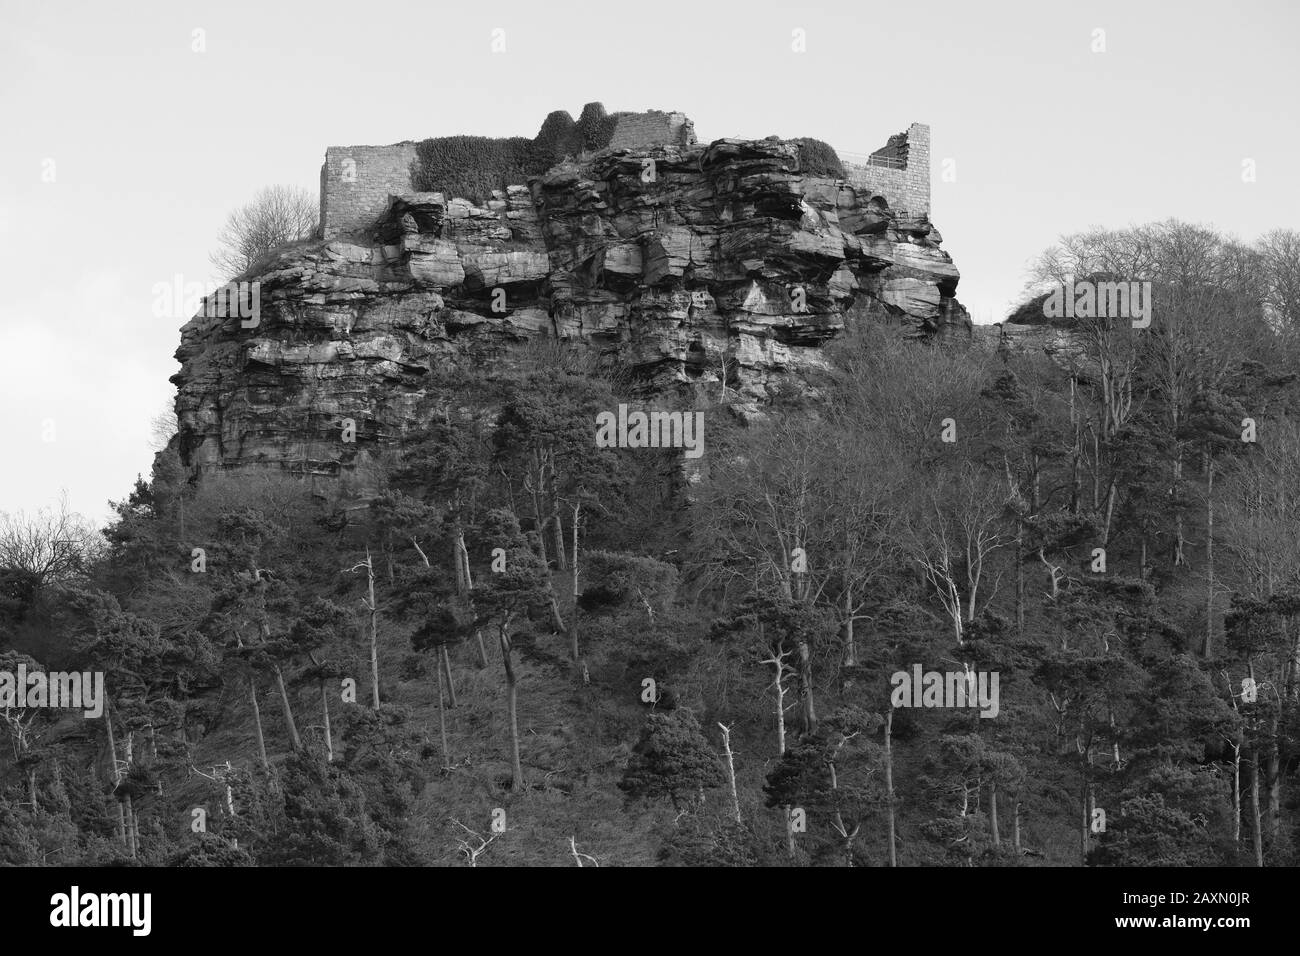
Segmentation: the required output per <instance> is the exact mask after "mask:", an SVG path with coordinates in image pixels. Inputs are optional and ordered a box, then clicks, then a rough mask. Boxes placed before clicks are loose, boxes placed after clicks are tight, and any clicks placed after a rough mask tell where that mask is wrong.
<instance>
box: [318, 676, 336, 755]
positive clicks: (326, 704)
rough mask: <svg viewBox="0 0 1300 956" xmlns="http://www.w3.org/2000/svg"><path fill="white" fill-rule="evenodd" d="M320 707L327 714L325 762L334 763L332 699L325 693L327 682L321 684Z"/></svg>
mask: <svg viewBox="0 0 1300 956" xmlns="http://www.w3.org/2000/svg"><path fill="white" fill-rule="evenodd" d="M320 706H321V711H322V712H323V713H324V714H325V762H326V763H333V762H334V736H333V734H332V733H331V732H330V699H329V694H327V693H326V692H325V682H324V681H321V682H320Z"/></svg>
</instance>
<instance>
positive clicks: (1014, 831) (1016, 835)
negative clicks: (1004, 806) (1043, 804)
mask: <svg viewBox="0 0 1300 956" xmlns="http://www.w3.org/2000/svg"><path fill="white" fill-rule="evenodd" d="M1013 814H1014V815H1013V816H1012V818H1011V845H1012V846H1014V847H1015V848H1016V856H1019V855H1020V792H1019V791H1016V801H1015V808H1014V810H1013Z"/></svg>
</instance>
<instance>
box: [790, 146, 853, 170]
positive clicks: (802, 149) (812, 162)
mask: <svg viewBox="0 0 1300 956" xmlns="http://www.w3.org/2000/svg"><path fill="white" fill-rule="evenodd" d="M793 142H794V143H795V144H796V145H797V146H798V147H799V171H800V172H802V173H803V174H804V175H805V176H830V177H831V178H833V179H843V178H844V164H843V163H841V162H840V157H839V154H838V153H836V152H835V147H834V146H832V145H830V144H829V143H824V142H822V141H821V140H820V139H808V138H806V137H805V138H801V139H796V140H793Z"/></svg>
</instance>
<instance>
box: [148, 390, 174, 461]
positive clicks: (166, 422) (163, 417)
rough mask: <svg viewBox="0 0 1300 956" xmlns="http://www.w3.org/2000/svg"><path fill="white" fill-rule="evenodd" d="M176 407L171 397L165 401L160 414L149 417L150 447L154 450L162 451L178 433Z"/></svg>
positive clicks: (159, 411)
mask: <svg viewBox="0 0 1300 956" xmlns="http://www.w3.org/2000/svg"><path fill="white" fill-rule="evenodd" d="M176 428H177V419H176V407H175V404H174V403H173V402H172V400H171V399H168V400H167V401H166V402H164V403H163V406H162V408H160V409H159V410H158V414H157V415H155V416H154V417H153V418H151V419H149V447H150V448H151V449H152V450H153V451H162V450H163V449H165V448H166V447H167V445H168V444H169V443H170V442H171V440H172V436H174V435H175V434H176Z"/></svg>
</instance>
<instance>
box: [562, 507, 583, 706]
mask: <svg viewBox="0 0 1300 956" xmlns="http://www.w3.org/2000/svg"><path fill="white" fill-rule="evenodd" d="M581 510H582V505H581V504H577V505H574V506H573V561H572V562H570V568H571V569H572V571H573V610H572V611H570V612H569V613H570V615H571V617H570V618H569V659H570V660H572V661H573V662H574V663H575V664H577V663H578V662H579V661H580V660H581V659H582V653H581V651H580V650H579V648H578V516H579V513H580V512H581ZM561 553H563V549H562V548H561ZM584 672H585V671H584ZM584 683H585V681H584Z"/></svg>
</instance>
